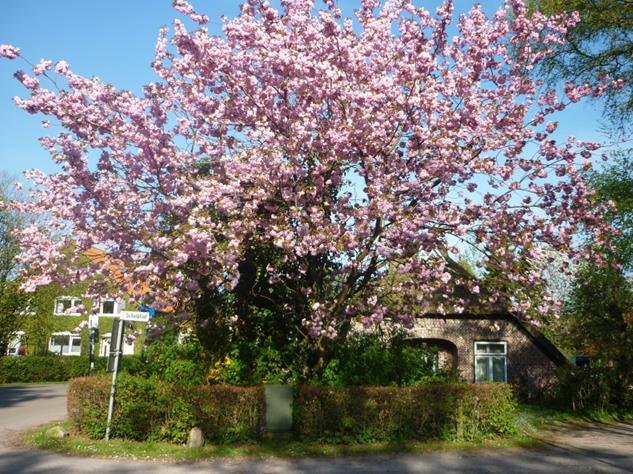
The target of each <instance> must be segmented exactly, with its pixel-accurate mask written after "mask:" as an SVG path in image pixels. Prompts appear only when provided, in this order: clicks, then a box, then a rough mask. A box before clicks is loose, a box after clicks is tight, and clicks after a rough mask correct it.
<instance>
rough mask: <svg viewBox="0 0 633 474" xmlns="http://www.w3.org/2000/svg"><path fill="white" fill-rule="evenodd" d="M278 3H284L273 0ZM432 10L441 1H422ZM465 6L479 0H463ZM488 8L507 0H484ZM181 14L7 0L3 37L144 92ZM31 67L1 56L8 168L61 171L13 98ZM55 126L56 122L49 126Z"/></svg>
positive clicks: (214, 23) (207, 8)
mask: <svg viewBox="0 0 633 474" xmlns="http://www.w3.org/2000/svg"><path fill="white" fill-rule="evenodd" d="M191 3H192V4H193V5H194V7H195V8H196V9H197V10H198V11H199V12H201V13H206V14H207V15H208V16H209V17H210V19H211V23H210V25H209V27H210V29H211V30H214V31H216V32H219V26H220V16H221V15H226V16H228V17H233V16H235V15H236V14H237V13H238V12H239V5H240V3H241V2H240V1H238V0H192V2H191ZM271 3H276V2H271ZM419 3H420V4H421V5H424V6H427V8H429V9H432V8H434V7H435V5H437V3H438V2H437V1H436V0H427V1H420V2H419ZM455 3H456V4H457V5H458V9H462V10H463V9H468V8H470V6H471V5H472V4H473V3H474V2H471V1H466V0H458V1H456V2H455ZM481 3H482V4H483V6H484V8H485V10H486V11H487V12H492V11H494V10H495V9H496V7H497V6H498V5H499V4H500V3H501V2H500V1H497V0H487V1H483V2H481ZM339 4H340V5H341V7H342V8H343V9H344V11H345V13H351V11H352V8H353V6H355V5H357V4H358V2H357V1H355V0H339ZM177 16H179V15H178V14H177V12H175V11H174V10H173V9H172V8H171V0H107V1H103V0H101V1H86V0H55V1H50V0H20V1H19V2H18V1H6V2H3V3H2V14H1V15H0V44H2V43H8V44H12V45H14V46H17V47H19V48H21V50H22V54H23V55H24V56H26V57H28V58H29V59H30V60H31V61H32V62H37V61H39V59H40V58H47V59H51V60H53V61H57V60H60V59H64V60H66V61H67V62H68V63H69V64H70V66H71V68H72V69H73V70H74V71H75V72H77V73H79V74H82V75H85V76H89V77H91V76H98V77H99V78H101V80H102V81H104V82H109V83H112V84H114V85H115V86H117V87H118V88H122V89H131V90H133V91H140V88H141V86H142V85H143V84H145V83H147V82H149V81H152V80H155V77H154V75H153V72H152V71H151V69H150V66H149V64H150V62H151V61H152V58H153V54H154V45H155V43H156V37H157V34H158V30H159V28H160V27H161V26H163V25H170V24H171V21H172V19H173V18H175V17H177ZM18 68H22V69H25V70H26V69H27V67H26V65H25V64H24V63H23V62H22V61H21V60H15V61H7V60H0V170H2V171H6V172H8V173H9V174H12V175H16V176H18V177H19V175H20V174H21V172H22V171H23V170H26V169H30V168H38V169H42V170H44V171H47V172H52V171H55V170H56V168H55V166H54V164H53V163H52V161H51V159H50V157H49V155H48V154H47V153H46V152H45V151H44V150H43V149H42V148H41V147H40V145H39V143H38V141H37V139H38V137H40V136H42V135H44V134H46V133H47V131H46V130H44V129H43V128H42V127H41V126H40V119H38V117H35V116H32V115H29V114H27V113H26V112H24V111H22V110H20V109H18V108H17V107H16V106H15V105H14V103H13V100H12V98H13V97H14V96H15V95H20V96H26V94H25V92H24V88H23V87H22V86H21V85H20V84H19V83H18V81H17V80H16V79H14V78H13V73H14V72H15V70H16V69H18ZM599 119H600V115H599V112H598V110H597V109H596V107H595V106H594V105H592V104H577V105H576V106H575V107H573V108H571V109H568V110H567V111H565V113H564V114H562V115H559V120H560V121H561V128H560V129H559V130H560V133H561V135H562V134H573V135H575V136H576V137H578V138H583V139H598V138H599V137H600V135H599V133H598V132H597V129H598V128H599ZM51 131H54V128H51V129H50V131H49V132H48V133H50V132H51Z"/></svg>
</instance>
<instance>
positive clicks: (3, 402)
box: [0, 384, 66, 409]
mask: <svg viewBox="0 0 633 474" xmlns="http://www.w3.org/2000/svg"><path fill="white" fill-rule="evenodd" d="M65 387H66V385H65V384H58V385H20V386H12V387H0V409H1V408H8V407H11V406H14V405H20V404H24V403H28V402H31V401H34V400H51V399H58V398H65V397H66V390H65Z"/></svg>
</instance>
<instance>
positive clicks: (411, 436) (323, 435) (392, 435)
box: [293, 384, 516, 443]
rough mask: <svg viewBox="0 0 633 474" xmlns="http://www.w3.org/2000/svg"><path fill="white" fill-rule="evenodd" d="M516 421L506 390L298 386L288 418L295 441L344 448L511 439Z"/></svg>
mask: <svg viewBox="0 0 633 474" xmlns="http://www.w3.org/2000/svg"><path fill="white" fill-rule="evenodd" d="M515 418H516V404H515V401H514V399H513V396H512V390H511V388H510V387H509V386H508V385H505V384H477V385H466V384H433V385H427V386H418V387H350V388H328V387H315V386H303V387H300V388H299V389H298V391H297V393H296V395H295V404H294V414H293V421H294V431H295V435H296V436H297V437H298V438H300V439H304V440H319V441H327V442H344V443H346V442H369V441H397V440H429V439H465V440H474V439H481V438H486V437H492V436H497V435H505V434H511V433H514V432H515V431H516V428H515Z"/></svg>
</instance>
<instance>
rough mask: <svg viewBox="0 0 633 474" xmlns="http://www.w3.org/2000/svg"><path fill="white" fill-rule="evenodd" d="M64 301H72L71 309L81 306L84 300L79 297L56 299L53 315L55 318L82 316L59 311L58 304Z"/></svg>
mask: <svg viewBox="0 0 633 474" xmlns="http://www.w3.org/2000/svg"><path fill="white" fill-rule="evenodd" d="M62 301H70V306H69V307H70V308H73V307H75V306H79V305H80V304H81V303H82V300H81V298H80V297H79V296H58V297H57V298H55V305H54V306H53V314H54V315H55V316H81V313H66V312H64V311H61V312H60V311H58V308H57V306H58V304H59V303H60V302H62Z"/></svg>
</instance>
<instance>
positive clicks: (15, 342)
mask: <svg viewBox="0 0 633 474" xmlns="http://www.w3.org/2000/svg"><path fill="white" fill-rule="evenodd" d="M23 337H24V331H16V332H14V333H13V338H12V339H11V341H9V344H8V345H7V352H6V355H8V356H19V355H20V350H21V349H22V338H23Z"/></svg>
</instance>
